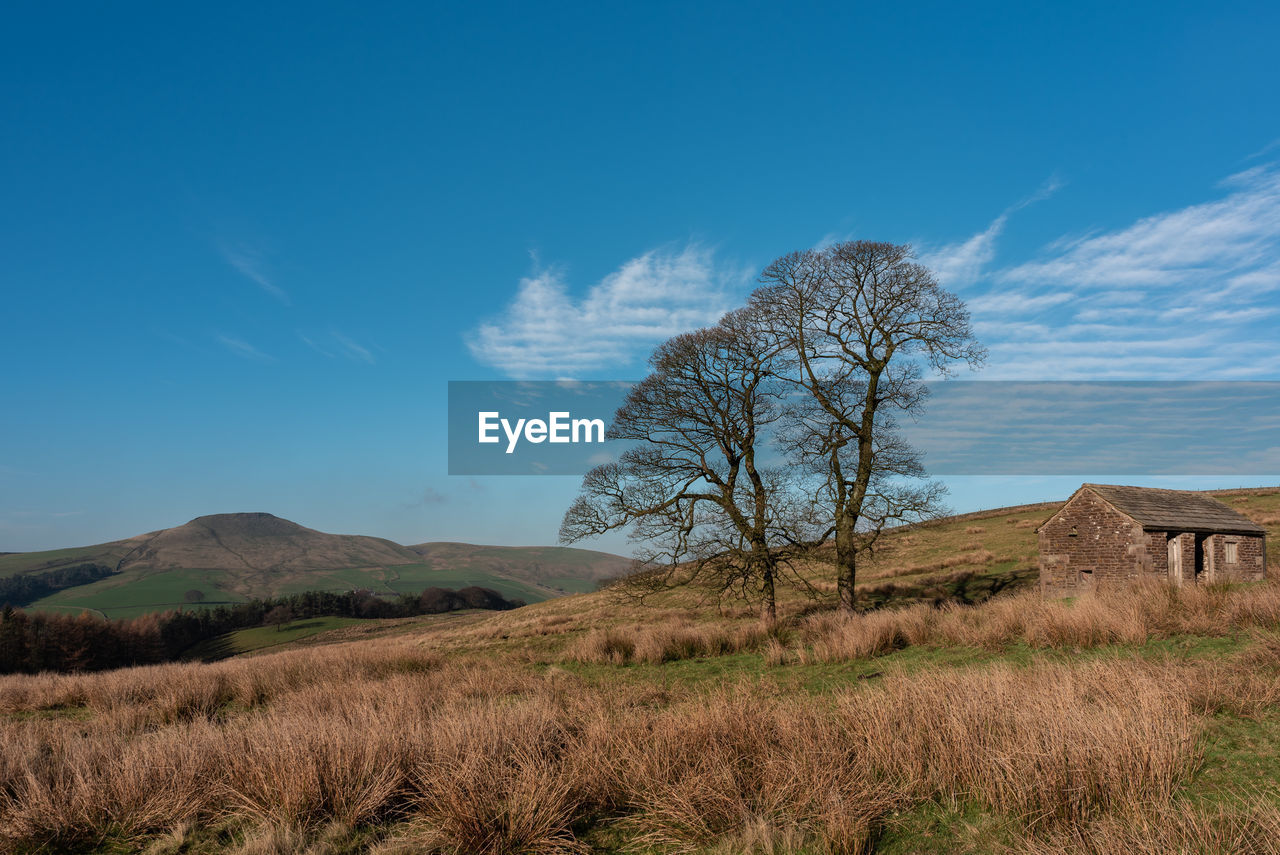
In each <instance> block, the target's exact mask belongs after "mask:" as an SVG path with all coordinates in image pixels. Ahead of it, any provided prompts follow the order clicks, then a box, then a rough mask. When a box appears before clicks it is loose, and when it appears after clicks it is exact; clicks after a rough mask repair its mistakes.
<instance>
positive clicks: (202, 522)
mask: <svg viewBox="0 0 1280 855" xmlns="http://www.w3.org/2000/svg"><path fill="white" fill-rule="evenodd" d="M187 525H188V526H199V527H201V528H206V529H208V530H210V531H213V532H217V533H218V534H235V535H239V536H243V537H272V536H280V535H295V534H302V533H305V532H310V531H312V529H309V528H307V527H305V526H301V525H298V524H297V523H296V522H293V521H291V520H287V519H283V518H282V517H278V516H276V515H275V514H268V513H264V512H262V511H251V512H244V513H234V514H206V515H205V516H202V517H196V518H195V519H193V520H192V521H191V522H189V523H187ZM179 528H185V526H179Z"/></svg>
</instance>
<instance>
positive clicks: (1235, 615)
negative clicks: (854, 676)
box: [794, 584, 1280, 662]
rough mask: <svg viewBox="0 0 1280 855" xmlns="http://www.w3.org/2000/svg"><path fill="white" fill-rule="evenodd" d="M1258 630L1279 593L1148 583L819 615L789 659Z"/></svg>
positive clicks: (1082, 644)
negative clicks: (1074, 596) (1068, 595)
mask: <svg viewBox="0 0 1280 855" xmlns="http://www.w3.org/2000/svg"><path fill="white" fill-rule="evenodd" d="M1255 627H1261V628H1265V629H1273V630H1274V629H1280V585H1274V584H1267V585H1255V586H1250V587H1244V588H1236V589H1227V588H1204V587H1201V588H1184V589H1175V588H1170V587H1169V586H1167V585H1158V584H1153V585H1141V586H1137V587H1135V588H1132V589H1128V590H1114V591H1104V592H1100V593H1099V594H1098V595H1096V596H1088V597H1082V598H1080V599H1079V600H1077V601H1076V602H1067V601H1063V600H1045V599H1043V598H1041V596H1040V595H1039V594H1038V593H1035V592H1027V593H1022V594H1017V595H1014V596H1007V597H1000V598H997V599H994V600H992V601H990V602H987V603H983V604H981V605H978V606H960V605H946V606H942V607H940V608H935V607H933V606H930V605H916V606H909V607H907V608H901V609H890V610H883V611H875V612H869V613H866V614H845V613H840V612H823V613H820V614H817V615H814V616H811V617H809V618H807V619H806V620H804V621H803V622H802V623H801V624H800V627H799V629H800V632H799V641H798V642H797V644H796V647H795V651H794V653H795V655H796V657H798V658H800V659H801V660H802V661H807V660H809V659H812V660H815V661H819V662H838V661H845V660H849V659H863V658H867V657H871V656H879V655H883V654H885V653H889V652H892V651H894V650H898V649H901V648H903V647H908V646H911V645H936V646H956V645H959V646H969V647H980V648H984V649H988V650H999V649H1002V648H1004V647H1007V646H1008V645H1011V644H1015V643H1025V644H1027V645H1029V646H1031V647H1033V648H1056V649H1067V650H1071V649H1087V648H1091V647H1098V646H1101V645H1107V644H1122V643H1128V644H1141V643H1144V642H1146V641H1149V640H1151V639H1159V638H1170V637H1173V636H1176V635H1203V636H1224V635H1232V634H1235V633H1238V632H1241V631H1247V630H1249V629H1251V628H1255Z"/></svg>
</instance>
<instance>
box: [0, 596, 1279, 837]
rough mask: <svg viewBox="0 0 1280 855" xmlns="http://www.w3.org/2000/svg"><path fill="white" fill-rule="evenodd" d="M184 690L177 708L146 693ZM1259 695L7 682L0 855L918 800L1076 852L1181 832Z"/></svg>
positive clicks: (717, 829)
mask: <svg viewBox="0 0 1280 855" xmlns="http://www.w3.org/2000/svg"><path fill="white" fill-rule="evenodd" d="M1230 601H1231V600H1230V597H1226V598H1225V599H1224V602H1225V603H1230ZM907 611H908V612H909V613H910V614H911V615H914V616H915V617H916V618H923V617H924V612H918V611H912V610H907ZM971 611H976V610H971ZM999 615H1000V616H998V617H997V618H996V620H1007V619H1008V617H1007V615H1005V613H1004V612H1000V613H999ZM904 616H906V615H903V614H889V613H886V614H883V615H881V616H879V617H875V618H873V620H872V623H873V624H874V626H875V627H876V629H874V631H872V630H867V629H864V630H860V632H859V634H857V635H856V637H859V638H863V637H865V638H868V639H871V640H872V641H871V642H868V643H867V647H866V649H867V650H870V651H873V652H874V651H877V650H883V649H888V648H891V647H892V646H894V645H896V644H901V643H903V641H904V640H905V641H906V642H907V643H917V642H916V640H917V639H920V638H927V637H929V634H930V633H931V632H933V631H934V630H933V629H931V627H930V625H929V623H928V621H926V620H923V619H920V620H916V621H915V622H911V621H903V620H902V618H903V617H904ZM828 620H829V619H828ZM817 623H818V622H817V621H815V626H816V625H817ZM831 627H832V628H831V630H830V633H829V634H837V635H839V636H840V637H844V636H845V635H847V634H848V633H847V632H846V631H845V630H846V628H845V627H843V626H842V625H841V624H839V623H832V624H831ZM705 631H706V628H704V627H696V626H694V627H691V626H685V627H680V626H672V627H666V628H665V629H664V630H663V631H662V632H655V633H653V634H651V635H649V636H637V638H636V640H635V642H634V643H635V647H634V648H633V649H634V651H636V654H635V655H640V654H639V651H641V650H644V649H646V646H647V645H648V646H651V647H652V649H653V650H654V651H656V652H655V653H652V654H644V655H646V656H650V657H651V658H652V659H653V660H654V661H658V660H659V659H660V657H661V656H662V655H664V654H663V653H662V651H664V650H666V649H667V645H668V640H667V639H669V638H671V637H679V638H683V637H684V636H681V635H680V633H692V634H693V635H694V636H696V637H698V638H699V640H698V641H697V642H696V645H697V646H698V649H712V648H717V645H720V644H722V643H724V642H723V640H719V641H717V640H708V639H710V636H709V635H708V636H707V637H705V638H704V637H703V635H702V633H704V632H705ZM899 634H900V635H899ZM726 637H727V636H726ZM877 639H878V640H877ZM615 641H616V640H615ZM592 643H593V644H594V643H595V642H592ZM675 643H677V644H679V645H683V644H685V643H693V642H686V641H683V640H681V641H678V642H675ZM755 643H758V644H759V645H760V646H762V647H764V648H765V650H766V655H768V656H776V655H778V651H779V650H780V649H781V645H780V644H779V643H778V642H777V641H776V639H772V638H764V639H763V640H761V641H759V642H755ZM601 644H602V645H603V649H607V648H608V647H609V645H606V644H604V642H601ZM624 649H625V648H624ZM770 651H772V652H770ZM609 655H610V656H612V655H613V654H612V653H610V654H609ZM1254 655H1256V656H1261V657H1263V658H1264V660H1265V662H1266V663H1269V661H1270V660H1267V659H1266V658H1265V657H1267V656H1269V655H1270V654H1269V652H1268V649H1267V648H1266V647H1265V645H1263V646H1261V647H1259V648H1258V650H1257V651H1256V652H1255V654H1254ZM609 661H613V660H612V659H609ZM178 677H181V679H182V680H183V685H184V687H185V688H184V689H183V691H182V693H180V695H181V697H183V698H187V699H188V700H187V701H182V702H179V701H175V700H174V697H177V696H178V694H179V693H176V690H173V689H172V688H166V687H167V686H169V684H170V682H171V681H172V680H174V679H176V678H178ZM1278 693H1280V690H1278V689H1277V686H1276V681H1275V679H1274V672H1273V671H1270V670H1259V669H1258V668H1253V669H1252V670H1251V666H1250V664H1249V663H1247V662H1244V661H1241V662H1235V663H1225V664H1224V663H1216V664H1214V663H1200V664H1196V663H1189V664H1188V663H1181V664H1180V663H1163V664H1161V663H1151V662H1144V661H1140V660H1132V661H1130V660H1108V661H1098V662H1093V663H1088V664H1080V665H1065V664H1041V665H1037V666H1034V667H1031V668H1013V667H994V668H986V669H967V670H951V671H927V672H922V673H920V674H917V675H910V676H907V675H893V674H891V675H888V676H886V677H884V678H883V679H881V680H878V681H876V683H875V684H871V685H867V684H864V685H859V686H856V687H851V688H848V689H844V690H841V691H838V692H837V693H836V694H835V695H834V696H823V695H808V694H804V693H799V694H797V693H795V692H789V691H786V690H784V689H783V688H782V686H781V685H780V684H777V683H774V682H772V681H771V680H770V679H768V678H765V679H740V680H736V681H731V682H730V683H729V684H727V685H724V686H714V685H712V686H709V687H706V688H702V689H692V688H682V689H673V688H671V687H667V688H665V689H662V690H655V688H654V687H653V686H649V685H644V684H628V683H611V684H608V685H607V686H606V687H601V686H599V685H593V684H591V683H588V682H585V681H584V680H583V679H582V678H580V677H576V676H574V675H572V674H568V673H566V672H564V671H562V670H558V669H552V670H550V671H547V672H545V673H542V674H539V673H537V672H536V671H534V670H531V669H528V668H524V667H519V666H516V665H504V664H499V663H497V662H495V661H493V660H478V661H469V662H466V661H459V662H443V663H442V662H440V661H438V660H437V659H435V658H433V657H431V656H429V655H426V654H423V653H422V652H421V650H419V649H418V648H416V647H415V645H413V644H412V643H410V642H408V641H400V642H395V643H385V642H384V643H382V644H376V645H375V644H364V645H347V646H340V647H331V648H325V649H319V650H309V651H304V652H300V653H291V654H277V655H274V656H264V657H258V658H254V659H246V660H238V661H232V662H226V663H221V664H218V665H202V666H173V667H170V668H148V669H135V670H133V671H123V672H118V673H113V674H98V675H90V676H83V677H61V678H51V677H14V678H7V679H6V680H4V681H2V682H0V701H3V708H4V709H5V710H6V711H8V712H9V715H8V716H7V717H6V718H5V719H4V720H3V722H0V738H3V740H4V745H5V751H4V752H3V753H0V841H3V843H2V844H0V848H6V849H10V850H18V849H22V848H23V847H28V846H31V845H33V844H37V843H41V844H45V845H47V846H49V847H52V849H53V850H54V851H57V850H60V849H66V848H70V847H72V846H75V845H86V844H88V845H92V844H93V843H94V842H95V841H100V840H104V839H124V840H132V841H135V842H137V843H138V844H139V845H140V844H141V843H142V842H144V841H146V840H148V839H153V838H155V839H158V838H162V837H165V836H166V835H168V836H169V837H171V838H174V839H177V838H180V837H182V835H184V834H187V833H188V832H186V831H184V829H192V828H200V827H204V826H207V825H209V824H210V823H214V822H226V821H228V820H233V821H236V822H239V823H241V824H242V825H243V826H244V827H246V828H249V829H255V828H256V829H260V831H254V832H252V833H251V834H250V835H249V838H248V839H247V840H246V842H245V844H244V847H245V851H262V852H269V851H270V852H275V851H294V852H297V851H302V850H303V848H304V847H305V846H309V845H312V843H314V841H315V840H316V839H317V835H319V836H320V837H323V836H324V835H325V834H332V835H337V837H336V838H335V839H337V838H340V837H341V836H342V834H344V833H346V832H344V831H343V829H347V830H350V829H352V828H358V827H370V826H380V827H389V828H391V829H392V835H391V838H390V839H389V840H386V841H384V843H383V844H382V846H383V850H384V851H386V852H391V851H401V852H410V851H439V852H454V853H462V852H466V853H519V852H532V851H537V852H574V851H581V850H582V849H583V842H582V841H581V840H580V839H579V837H578V833H579V832H580V831H581V830H582V828H584V827H590V826H592V825H595V826H612V827H614V828H615V829H617V830H618V831H619V832H620V833H622V834H623V835H624V836H625V837H626V839H627V840H629V841H630V844H629V845H630V846H632V847H633V848H636V849H643V848H644V847H658V848H661V849H666V850H669V851H694V850H700V849H705V848H708V847H712V848H718V849H719V850H720V851H772V852H799V851H829V852H861V851H868V850H869V848H870V847H871V846H872V844H873V842H874V840H875V838H876V835H877V833H878V831H879V829H880V828H881V827H882V826H883V825H884V823H885V822H886V821H887V819H888V818H889V817H890V816H891V814H892V812H893V811H895V810H903V809H908V808H909V807H910V806H911V805H914V804H919V803H922V802H925V801H931V800H932V801H941V802H944V803H960V802H964V801H967V800H968V801H972V800H976V801H978V802H979V803H981V804H983V805H985V806H987V807H988V808H989V809H991V810H993V811H996V812H998V813H1000V814H1002V815H1007V816H1011V817H1015V818H1016V819H1017V821H1018V822H1019V823H1021V826H1022V827H1023V828H1025V829H1026V831H1027V834H1028V835H1030V837H1029V838H1028V839H1029V840H1031V841H1032V843H1029V844H1028V845H1029V846H1030V845H1033V844H1034V845H1035V846H1040V845H1042V844H1043V845H1049V844H1047V843H1044V842H1043V841H1045V840H1051V841H1052V840H1059V839H1063V840H1065V839H1067V838H1066V837H1063V835H1067V834H1069V833H1071V832H1069V829H1072V828H1084V829H1087V830H1088V834H1090V835H1097V836H1098V839H1099V840H1110V839H1112V838H1113V837H1114V835H1116V834H1119V833H1120V831H1117V830H1116V829H1119V828H1120V826H1116V825H1114V824H1112V825H1109V824H1108V823H1109V822H1110V820H1109V817H1112V816H1115V815H1120V814H1122V813H1124V815H1128V814H1130V813H1132V814H1134V815H1148V814H1151V813H1152V812H1157V813H1158V812H1160V811H1165V812H1169V811H1175V810H1176V809H1177V808H1176V805H1175V802H1176V799H1175V794H1176V791H1177V788H1178V787H1179V785H1180V784H1181V783H1183V782H1185V781H1186V780H1187V778H1188V776H1189V775H1190V774H1191V773H1192V771H1193V770H1194V769H1195V768H1196V766H1197V764H1198V762H1199V749H1198V747H1197V741H1196V740H1197V737H1198V734H1199V733H1200V730H1201V727H1202V723H1203V722H1204V721H1205V720H1206V717H1207V716H1210V715H1214V714H1216V713H1218V712H1221V711H1222V710H1226V709H1230V710H1233V711H1236V712H1238V713H1243V714H1248V713H1250V712H1252V713H1260V712H1261V711H1264V710H1266V709H1269V708H1273V707H1274V705H1275V704H1276V703H1277V700H1280V698H1278V697H1277V695H1278ZM112 698H114V702H113V703H107V699H112ZM193 698H194V699H195V700H194V701H192V700H189V699H193ZM211 699H216V700H217V702H216V703H215V701H214V700H211ZM73 704H74V705H73ZM177 709H181V714H175V710H177ZM1197 821H1198V820H1197ZM1205 821H1206V822H1208V821H1209V820H1205ZM1126 827H1127V826H1126ZM1198 827H1199V826H1191V825H1189V826H1187V828H1188V830H1187V832H1186V833H1187V834H1190V835H1194V834H1195V833H1197V832H1196V831H1195V829H1196V828H1198ZM1215 827H1216V826H1215ZM1223 827H1224V828H1225V827H1226V826H1223ZM1233 828H1234V826H1233ZM326 829H329V831H326ZM334 829H336V830H334ZM1227 830H1228V831H1230V829H1227ZM1124 833H1130V832H1124ZM1132 833H1135V834H1136V833H1137V832H1132ZM1224 833H1225V832H1224ZM1231 833H1235V832H1231ZM1046 835H1047V836H1046ZM1055 835H1056V836H1055ZM1089 839H1092V838H1089ZM1117 839H1118V838H1117ZM1124 839H1128V838H1124ZM1152 839H1153V840H1173V839H1175V838H1172V837H1170V838H1152ZM1231 839H1235V838H1231ZM308 841H311V842H310V843H309V842H308ZM344 845H345V844H344ZM1081 845H1084V844H1081ZM1090 845H1092V844H1090ZM1152 845H1154V844H1152ZM334 846H335V847H337V848H341V847H340V846H338V845H337V844H334ZM316 851H322V850H316ZM1088 851H1098V850H1088ZM1153 851H1154V850H1153ZM1259 851H1261V850H1259Z"/></svg>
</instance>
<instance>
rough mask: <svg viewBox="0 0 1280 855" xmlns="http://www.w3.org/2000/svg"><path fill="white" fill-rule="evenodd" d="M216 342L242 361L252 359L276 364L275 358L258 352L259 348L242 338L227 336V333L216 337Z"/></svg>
mask: <svg viewBox="0 0 1280 855" xmlns="http://www.w3.org/2000/svg"><path fill="white" fill-rule="evenodd" d="M214 340H215V341H217V342H218V344H220V345H222V346H223V347H224V348H226V349H227V350H228V351H230V352H231V353H234V354H235V355H236V356H239V357H241V358H242V359H252V360H255V361H257V362H275V357H274V356H271V355H270V354H266V353H263V352H262V351H261V350H258V348H256V347H254V346H253V345H251V344H249V342H247V341H245V340H244V339H242V338H237V337H236V336H233V335H227V334H225V333H218V334H217V335H215V336H214Z"/></svg>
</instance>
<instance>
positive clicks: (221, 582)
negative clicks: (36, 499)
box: [0, 513, 629, 617]
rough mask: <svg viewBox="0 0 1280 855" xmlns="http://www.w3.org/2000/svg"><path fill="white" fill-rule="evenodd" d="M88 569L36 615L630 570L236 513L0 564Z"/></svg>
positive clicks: (574, 579)
mask: <svg viewBox="0 0 1280 855" xmlns="http://www.w3.org/2000/svg"><path fill="white" fill-rule="evenodd" d="M85 565H94V567H95V570H96V572H98V573H100V574H106V573H110V575H107V576H106V578H98V579H97V580H96V581H92V582H90V583H88V584H80V585H76V586H75V587H69V588H64V589H62V590H58V591H56V592H55V593H52V594H49V595H48V596H43V597H41V598H40V599H38V600H36V601H34V602H32V603H30V608H34V609H45V610H55V611H81V610H85V609H87V610H90V611H93V612H97V613H100V614H103V615H106V616H109V617H132V616H136V615H139V614H144V613H146V612H149V611H157V610H163V609H168V608H174V607H178V606H189V605H191V604H192V603H193V602H194V601H199V602H201V603H204V604H206V605H210V604H216V603H222V602H237V601H243V600H247V599H250V598H253V597H270V596H280V595H285V594H291V593H297V592H300V591H306V590H332V591H346V590H351V589H354V588H367V589H369V590H372V591H375V592H378V593H383V594H387V595H392V594H404V593H416V592H418V591H421V590H422V589H423V588H427V587H431V586H439V587H445V588H460V587H466V586H469V585H479V586H482V587H488V588H492V589H494V590H497V591H498V592H500V593H501V594H503V595H504V596H506V597H509V598H518V599H522V600H524V601H526V602H538V601H541V600H545V599H547V598H549V597H555V596H561V595H563V594H564V593H566V592H571V591H583V590H592V589H594V587H595V584H596V581H597V580H598V579H601V578H605V577H609V576H614V575H617V574H618V573H619V572H622V571H623V570H625V569H626V567H627V566H629V565H628V561H627V559H624V558H621V557H619V556H616V555H609V554H607V553H603V552H594V551H591V550H580V549H569V548H562V547H490V546H479V545H471V544H458V543H447V544H434V543H424V544H420V545H418V546H416V547H412V548H410V547H406V546H402V545H400V544H397V543H393V542H392V541H389V540H385V539H382V538H376V537H367V536H363V535H344V534H329V533H326V532H322V531H317V530H315V529H310V528H306V527H305V526H301V525H299V524H297V523H294V522H291V521H289V520H285V519H281V518H280V517H276V516H273V515H271V514H267V513H235V514H213V515H209V516H202V517H197V518H196V519H194V520H191V521H190V522H188V523H185V524H183V525H180V526H175V527H174V528H169V529H162V530H160V531H154V532H149V533H147V534H141V535H137V536H135V537H131V538H127V539H124V540H119V541H112V542H109V543H104V544H98V545H96V546H86V547H77V548H72V549H60V550H52V551H47V552H32V553H14V554H9V555H0V579H3V578H5V577H12V576H15V575H19V574H32V575H36V576H48V575H49V574H51V573H54V572H56V571H60V570H66V569H67V568H77V567H83V566H85ZM194 592H198V594H197V593H194Z"/></svg>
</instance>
